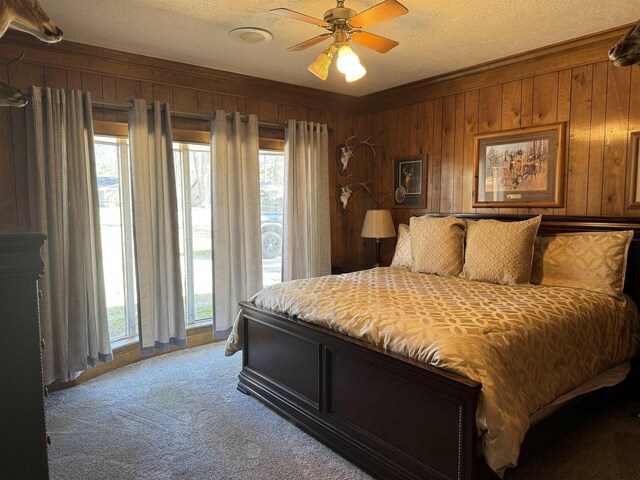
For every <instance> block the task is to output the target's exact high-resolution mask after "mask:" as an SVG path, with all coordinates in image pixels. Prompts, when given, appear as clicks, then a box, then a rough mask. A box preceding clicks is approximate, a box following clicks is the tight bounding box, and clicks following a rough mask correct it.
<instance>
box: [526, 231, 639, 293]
mask: <svg viewBox="0 0 640 480" xmlns="http://www.w3.org/2000/svg"><path fill="white" fill-rule="evenodd" d="M632 239H633V231H632V230H625V231H621V232H589V233H564V234H558V235H551V236H546V237H538V238H536V247H535V252H534V255H533V269H532V271H531V283H540V284H543V285H551V286H559V287H574V288H581V289H583V290H591V291H592V292H599V293H604V294H606V295H610V296H612V297H614V298H617V299H619V300H622V299H623V298H624V297H623V296H622V290H623V288H624V277H625V274H626V269H627V253H628V251H629V245H630V244H631V240H632Z"/></svg>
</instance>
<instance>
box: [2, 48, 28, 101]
mask: <svg viewBox="0 0 640 480" xmlns="http://www.w3.org/2000/svg"><path fill="white" fill-rule="evenodd" d="M23 58H24V51H23V52H22V54H20V55H18V56H17V57H16V58H13V59H11V60H9V61H7V62H5V63H3V64H2V66H5V65H11V64H12V63H16V62H19V61H20V60H22V59H23ZM27 103H28V100H27V97H25V96H24V95H22V93H20V90H18V89H17V88H16V87H12V86H11V85H9V84H8V83H6V82H3V81H2V80H0V107H24V106H25V105H26V104H27Z"/></svg>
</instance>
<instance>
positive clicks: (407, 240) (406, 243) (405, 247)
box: [391, 223, 411, 268]
mask: <svg viewBox="0 0 640 480" xmlns="http://www.w3.org/2000/svg"><path fill="white" fill-rule="evenodd" d="M391 266H392V267H409V268H411V232H410V231H409V225H405V224H404V223H401V224H400V225H398V241H397V242H396V252H395V253H394V254H393V260H391Z"/></svg>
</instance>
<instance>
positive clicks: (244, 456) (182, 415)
mask: <svg viewBox="0 0 640 480" xmlns="http://www.w3.org/2000/svg"><path fill="white" fill-rule="evenodd" d="M222 350H223V346H222V344H214V345H207V346H203V347H198V348H194V349H190V350H185V351H180V352H175V353H172V354H169V355H164V356H161V357H158V358H152V359H149V360H145V361H143V362H140V363H137V364H135V365H131V366H128V367H124V368H122V369H119V370H117V371H115V372H112V373H109V374H107V375H104V376H102V377H99V378H96V379H94V380H91V381H89V382H87V383H85V384H82V385H80V386H77V387H74V388H71V389H67V390H63V391H59V392H55V393H53V394H52V395H50V397H49V401H48V402H47V403H48V405H47V424H48V430H49V432H50V433H51V437H52V440H53V443H52V446H51V449H50V457H49V458H50V466H51V478H52V479H53V480H101V479H105V480H106V479H109V480H118V479H126V480H137V479H149V480H164V479H193V480H200V479H203V480H204V479H215V480H217V479H225V480H226V479H229V480H231V479H237V480H240V479H242V480H249V479H265V480H268V479H273V480H276V479H277V480H281V479H282V480H286V479H292V480H293V479H296V480H298V479H341V480H342V479H345V480H348V479H367V478H370V477H369V476H368V475H366V474H365V473H363V472H362V471H361V470H360V469H358V468H357V467H355V466H353V465H352V464H351V463H349V462H347V461H346V460H344V459H343V458H342V457H340V456H339V455H337V454H336V453H334V452H333V451H331V450H330V449H328V448H326V447H324V446H323V445H322V444H320V443H319V442H317V441H315V440H314V439H313V438H311V437H310V436H308V435H306V434H305V433H303V432H302V431H300V430H299V429H298V428H296V427H295V426H293V425H292V424H290V423H288V422H287V421H285V420H283V419H281V418H280V417H279V416H278V415H276V414H275V413H273V412H272V411H271V410H269V409H268V408H266V407H265V406H263V405H262V404H260V403H259V402H258V401H256V400H255V399H253V398H251V397H248V396H245V395H243V394H241V393H240V392H238V391H237V390H236V376H237V374H238V372H239V370H240V362H241V357H240V355H235V356H234V357H231V358H225V357H224V356H223V352H222ZM632 407H633V405H632V404H629V403H627V402H625V401H624V400H621V399H620V395H619V394H618V395H613V394H612V393H611V392H609V393H606V394H598V395H596V396H592V397H591V398H589V399H588V400H587V401H582V402H580V403H579V404H577V405H576V406H574V407H573V408H572V409H571V410H570V412H569V413H570V415H568V416H563V417H559V418H558V419H557V420H556V421H554V422H552V423H550V424H548V425H547V428H550V431H549V430H547V431H544V430H539V431H537V430H536V431H534V432H533V433H534V434H533V435H532V437H531V438H532V439H534V440H535V437H536V436H537V437H540V438H538V440H540V439H542V441H538V442H531V443H532V446H530V447H527V448H526V449H525V454H524V459H523V460H522V462H521V463H522V465H521V467H520V468H518V469H517V470H516V471H514V472H512V474H511V475H509V476H508V477H509V478H512V479H513V480H521V479H544V480H556V479H557V480H560V479H562V480H568V479H580V480H591V479H593V480H596V479H598V480H600V479H605V480H606V479H616V480H626V479H629V480H632V479H640V419H634V418H631V417H630V416H629V411H630V409H631V408H632ZM536 443H538V444H540V445H539V446H536Z"/></svg>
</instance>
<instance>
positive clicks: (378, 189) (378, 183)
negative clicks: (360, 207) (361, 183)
mask: <svg viewBox="0 0 640 480" xmlns="http://www.w3.org/2000/svg"><path fill="white" fill-rule="evenodd" d="M369 116H370V117H371V125H372V127H371V133H372V134H373V136H372V137H371V142H372V143H374V144H376V147H375V148H376V160H375V162H374V163H373V165H372V169H371V182H372V185H373V187H372V188H373V200H374V203H373V204H374V208H377V209H380V208H391V205H383V203H382V189H383V185H382V183H383V181H385V180H387V179H384V177H383V171H384V163H385V161H384V160H385V158H384V142H383V137H382V129H383V121H382V112H376V113H374V114H369Z"/></svg>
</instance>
